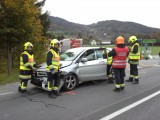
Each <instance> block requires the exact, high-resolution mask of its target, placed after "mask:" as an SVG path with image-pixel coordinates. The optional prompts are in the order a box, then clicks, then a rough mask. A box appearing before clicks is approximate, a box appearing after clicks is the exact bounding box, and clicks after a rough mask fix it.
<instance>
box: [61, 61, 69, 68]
mask: <svg viewBox="0 0 160 120" xmlns="http://www.w3.org/2000/svg"><path fill="white" fill-rule="evenodd" d="M60 63H61V68H64V67H67V66H69V65H71V64H72V61H60Z"/></svg>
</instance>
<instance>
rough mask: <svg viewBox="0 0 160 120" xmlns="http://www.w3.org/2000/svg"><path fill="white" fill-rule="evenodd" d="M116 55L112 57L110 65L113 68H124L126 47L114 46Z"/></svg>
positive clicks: (126, 54)
mask: <svg viewBox="0 0 160 120" xmlns="http://www.w3.org/2000/svg"><path fill="white" fill-rule="evenodd" d="M114 49H115V52H116V56H115V57H114V58H113V62H112V67H113V68H125V67H126V59H127V56H128V48H127V47H124V48H119V47H115V48H114Z"/></svg>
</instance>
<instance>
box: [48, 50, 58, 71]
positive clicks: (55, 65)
mask: <svg viewBox="0 0 160 120" xmlns="http://www.w3.org/2000/svg"><path fill="white" fill-rule="evenodd" d="M49 51H50V52H51V53H52V56H53V57H52V62H51V65H47V66H46V71H47V72H51V69H53V70H55V71H58V70H59V68H60V57H59V54H58V53H56V52H55V51H54V50H53V49H50V50H49Z"/></svg>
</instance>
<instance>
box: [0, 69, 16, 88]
mask: <svg viewBox="0 0 160 120" xmlns="http://www.w3.org/2000/svg"><path fill="white" fill-rule="evenodd" d="M17 81H19V70H18V69H13V70H12V72H11V74H10V75H8V74H7V73H1V74H0V85H4V84H7V83H12V82H17Z"/></svg>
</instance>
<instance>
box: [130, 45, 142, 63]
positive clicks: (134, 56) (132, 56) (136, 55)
mask: <svg viewBox="0 0 160 120" xmlns="http://www.w3.org/2000/svg"><path fill="white" fill-rule="evenodd" d="M135 45H138V52H137V53H133V52H132V51H133V49H134V46H135ZM129 59H131V60H140V49H139V44H138V43H135V44H134V45H133V46H132V47H131V50H130V52H129Z"/></svg>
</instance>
